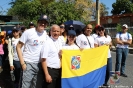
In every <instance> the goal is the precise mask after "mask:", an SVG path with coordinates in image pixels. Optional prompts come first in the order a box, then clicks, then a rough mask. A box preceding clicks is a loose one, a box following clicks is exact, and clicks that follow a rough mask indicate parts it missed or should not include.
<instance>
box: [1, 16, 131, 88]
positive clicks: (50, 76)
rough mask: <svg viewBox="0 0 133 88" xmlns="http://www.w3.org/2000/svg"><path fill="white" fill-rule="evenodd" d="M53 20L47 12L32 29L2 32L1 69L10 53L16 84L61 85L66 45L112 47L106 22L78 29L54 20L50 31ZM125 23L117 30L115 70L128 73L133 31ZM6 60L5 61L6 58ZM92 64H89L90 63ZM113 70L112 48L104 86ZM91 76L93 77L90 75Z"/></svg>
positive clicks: (28, 87)
mask: <svg viewBox="0 0 133 88" xmlns="http://www.w3.org/2000/svg"><path fill="white" fill-rule="evenodd" d="M48 24H49V19H48V17H47V16H46V15H42V16H40V18H39V19H38V21H37V25H36V27H35V25H34V23H33V22H30V24H29V27H30V28H29V29H26V27H21V30H18V29H17V28H14V29H13V30H12V33H10V34H11V35H8V36H7V37H6V36H3V35H2V33H1V36H0V73H1V72H2V63H4V62H3V61H4V59H5V58H6V56H8V60H9V65H10V70H11V71H10V73H11V78H12V81H13V82H14V88H61V59H62V49H68V50H81V51H82V50H84V49H90V48H96V47H100V46H102V45H107V46H109V47H110V48H111V46H112V39H111V37H110V36H109V35H108V34H106V32H105V28H104V27H103V26H102V25H96V26H95V27H94V28H93V26H92V25H91V24H87V25H86V26H85V27H84V28H83V29H82V31H81V33H76V31H75V29H74V27H73V26H71V27H70V28H68V29H65V24H63V23H62V24H60V25H57V24H54V25H52V26H51V27H50V31H49V33H47V32H46V30H45V28H46V27H47V26H48ZM127 31H128V26H127V25H126V24H124V25H123V26H122V31H121V32H118V33H117V34H116V43H117V46H116V47H117V48H116V65H115V71H120V75H121V76H123V77H127V75H126V74H125V63H126V57H127V55H128V46H129V45H130V44H131V43H132V35H131V34H130V33H128V32H127ZM2 60H3V61H2ZM88 68H89V67H88ZM111 71H112V58H111V52H110V49H109V50H108V57H107V67H106V76H105V82H104V84H103V86H105V87H109V85H108V80H109V78H110V74H111V73H110V72H111ZM88 80H89V79H88Z"/></svg>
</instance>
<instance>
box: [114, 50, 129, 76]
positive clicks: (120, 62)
mask: <svg viewBox="0 0 133 88" xmlns="http://www.w3.org/2000/svg"><path fill="white" fill-rule="evenodd" d="M128 52H129V49H128V48H116V64H115V71H120V73H122V74H124V72H125V62H126V58H127V55H128ZM120 66H121V67H120Z"/></svg>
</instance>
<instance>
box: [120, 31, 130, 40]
mask: <svg viewBox="0 0 133 88" xmlns="http://www.w3.org/2000/svg"><path fill="white" fill-rule="evenodd" d="M120 36H121V32H119V38H120ZM127 37H128V39H129V33H128V32H127Z"/></svg>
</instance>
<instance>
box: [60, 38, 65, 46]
mask: <svg viewBox="0 0 133 88" xmlns="http://www.w3.org/2000/svg"><path fill="white" fill-rule="evenodd" d="M59 39H60V40H61V42H62V45H65V44H66V41H65V38H64V36H59Z"/></svg>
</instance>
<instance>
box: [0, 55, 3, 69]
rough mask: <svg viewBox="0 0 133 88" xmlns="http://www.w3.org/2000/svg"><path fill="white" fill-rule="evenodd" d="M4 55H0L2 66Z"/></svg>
mask: <svg viewBox="0 0 133 88" xmlns="http://www.w3.org/2000/svg"><path fill="white" fill-rule="evenodd" d="M2 59H3V55H0V67H2V63H3V60H2Z"/></svg>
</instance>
